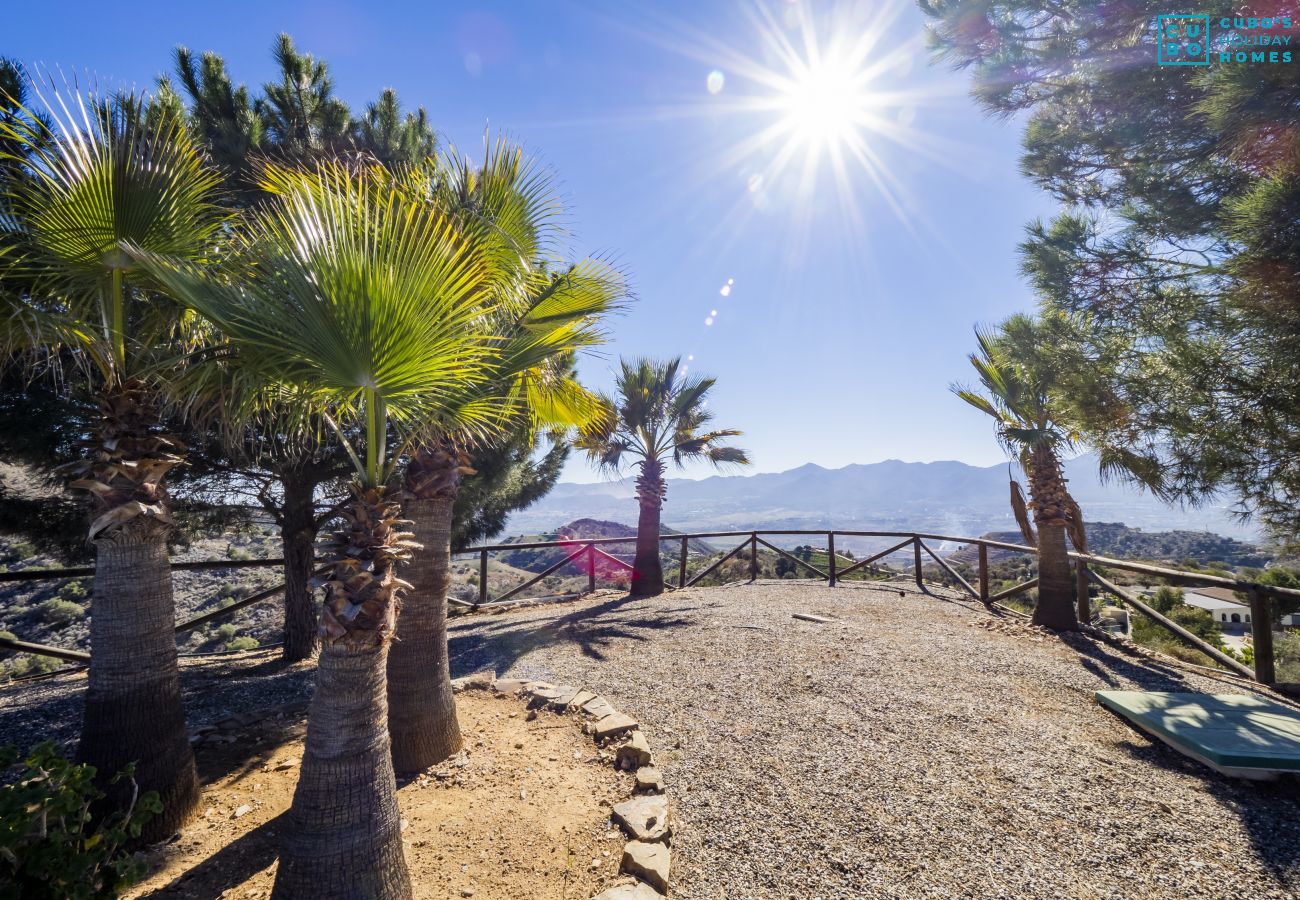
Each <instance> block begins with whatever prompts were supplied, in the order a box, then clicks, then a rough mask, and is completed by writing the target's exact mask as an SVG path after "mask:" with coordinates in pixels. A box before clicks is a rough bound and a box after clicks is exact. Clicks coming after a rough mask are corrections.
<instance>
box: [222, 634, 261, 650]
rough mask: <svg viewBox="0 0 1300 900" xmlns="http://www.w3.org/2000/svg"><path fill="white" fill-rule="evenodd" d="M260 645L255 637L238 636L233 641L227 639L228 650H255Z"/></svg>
mask: <svg viewBox="0 0 1300 900" xmlns="http://www.w3.org/2000/svg"><path fill="white" fill-rule="evenodd" d="M258 646H259V645H258V643H257V641H256V640H255V639H254V638H251V637H237V638H235V639H234V640H233V641H226V649H227V650H253V649H255V648H257V647H258Z"/></svg>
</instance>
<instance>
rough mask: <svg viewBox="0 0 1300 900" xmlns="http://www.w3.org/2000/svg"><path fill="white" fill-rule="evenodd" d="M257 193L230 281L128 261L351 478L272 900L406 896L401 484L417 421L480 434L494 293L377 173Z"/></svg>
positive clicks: (327, 167)
mask: <svg viewBox="0 0 1300 900" xmlns="http://www.w3.org/2000/svg"><path fill="white" fill-rule="evenodd" d="M259 180H260V187H261V189H262V190H264V191H266V192H267V193H268V194H270V195H271V199H270V200H269V201H268V203H267V204H265V205H264V206H263V207H260V208H259V209H257V210H256V211H254V212H252V213H251V214H250V215H249V216H248V219H247V224H246V227H245V228H244V229H242V230H241V231H240V232H239V233H238V234H237V235H236V236H235V240H234V246H233V247H232V249H231V252H230V254H229V260H230V261H229V262H228V263H227V266H226V275H225V277H212V276H210V275H209V276H205V275H204V274H203V273H201V272H198V271H196V270H194V269H193V268H192V267H186V266H178V265H176V264H175V263H172V262H170V261H168V260H165V259H163V258H161V257H159V256H157V255H152V254H140V257H141V259H142V261H143V263H144V264H145V266H146V267H147V268H148V269H149V271H150V272H152V273H154V275H155V276H156V277H157V278H158V279H159V280H161V281H163V282H164V283H165V284H167V285H168V286H169V287H170V288H171V289H172V290H173V291H174V292H175V293H176V294H177V296H179V297H181V298H183V299H184V300H185V302H187V303H188V304H190V305H191V306H192V307H193V308H194V309H195V310H197V311H198V312H199V313H200V314H201V315H203V316H204V317H206V318H207V319H208V320H209V321H211V322H212V323H213V325H215V326H216V327H217V328H218V329H219V330H220V331H221V332H222V333H223V334H224V335H225V336H226V339H227V340H228V341H229V342H230V347H231V351H232V352H231V353H230V355H229V359H228V362H227V364H228V365H230V366H232V367H235V368H238V369H240V370H243V371H247V372H249V373H251V375H252V377H254V378H256V379H266V380H268V381H278V382H280V383H282V384H284V385H286V386H287V387H289V388H291V389H293V390H297V391H300V392H301V395H302V397H303V399H304V402H310V403H311V404H312V405H314V406H316V408H317V411H318V412H319V415H320V416H321V417H322V419H323V420H324V421H326V422H327V423H329V427H330V428H331V429H332V430H333V431H334V433H335V439H336V440H338V441H339V442H340V443H341V444H342V446H343V447H344V449H345V452H346V453H347V455H348V458H349V459H350V460H351V461H352V463H353V466H354V469H355V477H354V480H353V484H352V500H351V503H350V504H349V505H348V506H347V508H346V509H344V511H343V524H342V527H340V528H339V529H338V530H336V531H335V532H334V533H333V534H331V535H330V536H329V538H328V539H326V540H325V541H324V542H323V546H322V548H321V549H322V553H323V554H324V555H325V556H326V557H327V559H329V560H330V561H331V563H332V568H331V571H330V573H329V575H328V576H327V577H325V578H324V579H322V581H323V587H324V589H325V604H324V608H323V609H322V612H321V618H320V638H321V642H322V648H321V651H320V656H319V666H318V672H317V684H316V692H315V694H314V696H313V698H312V703H311V709H310V711H309V715H308V726H307V740H306V747H305V749H304V753H303V762H302V769H301V773H300V775H299V780H298V786H297V790H296V792H295V794H294V800H293V806H292V808H291V809H290V811H289V814H288V825H287V827H286V835H285V840H284V845H283V849H282V852H281V856H280V865H279V869H278V871H277V874H276V883H275V891H274V895H275V896H277V897H302V896H317V897H360V896H364V897H377V898H386V897H409V896H410V892H411V886H410V879H409V875H408V873H407V870H406V865H405V861H404V858H403V852H402V838H401V828H400V815H399V812H398V808H397V798H396V782H395V777H394V774H393V765H392V758H391V751H390V746H389V738H388V723H387V686H386V677H385V671H386V665H387V657H388V648H389V643H390V640H391V638H392V636H393V633H394V631H395V630H396V624H397V612H398V606H399V603H400V599H401V595H402V591H403V590H404V589H405V588H406V583H405V582H403V581H402V580H401V579H400V578H399V576H398V566H399V565H400V564H401V563H402V562H403V561H405V560H406V559H408V558H409V556H410V553H411V551H412V550H413V549H415V544H414V542H413V541H412V538H411V535H410V533H408V532H406V531H405V530H404V529H403V527H402V526H403V524H404V523H403V521H402V519H401V504H400V492H399V489H398V487H397V485H396V483H395V481H396V479H395V476H396V468H397V463H398V460H399V458H400V456H401V454H402V453H403V452H405V449H406V445H407V443H409V441H410V440H412V439H413V437H414V435H416V434H417V433H419V432H421V431H422V430H423V429H424V428H425V427H426V426H427V424H428V423H429V422H433V421H437V422H439V423H441V424H443V425H445V426H448V427H455V428H456V429H457V430H462V431H466V432H468V433H474V432H475V431H476V430H478V429H486V428H488V427H491V425H492V420H493V419H494V415H493V413H492V411H491V410H488V409H485V408H483V407H477V406H473V405H467V404H464V403H461V402H460V399H459V398H460V397H462V396H463V394H464V392H465V390H466V389H467V386H472V385H476V384H480V383H483V382H486V381H488V380H490V379H491V377H492V350H493V347H492V336H491V335H488V334H486V333H485V332H484V329H483V323H482V319H483V304H484V292H485V290H486V288H487V284H488V279H487V278H486V277H485V266H484V263H483V262H482V260H481V259H480V258H479V257H478V256H477V255H476V253H475V252H474V248H473V247H472V246H470V245H469V244H467V242H466V241H465V240H464V239H463V237H462V236H461V235H460V234H459V233H458V232H457V230H456V228H455V226H454V223H453V222H452V221H451V219H450V218H449V217H448V216H447V215H446V214H445V213H444V212H443V211H441V210H440V209H439V208H438V207H436V206H435V205H433V204H429V203H424V202H421V201H419V200H418V199H415V198H413V197H412V196H411V195H410V194H409V193H406V192H404V191H402V190H400V189H399V188H398V187H396V186H394V185H393V184H392V182H391V179H388V178H386V177H382V176H381V175H379V174H378V173H377V172H376V171H374V170H366V171H363V172H356V171H351V170H347V169H345V168H343V167H342V166H341V165H338V164H322V165H321V166H319V167H318V168H317V169H315V170H313V171H311V172H301V171H295V170H292V169H287V168H281V167H278V166H274V165H267V166H265V167H264V168H263V169H262V172H261V176H260V179H259ZM390 436H391V437H393V438H394V439H395V440H397V441H398V442H399V443H398V444H396V445H395V446H390Z"/></svg>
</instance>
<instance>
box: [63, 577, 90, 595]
mask: <svg viewBox="0 0 1300 900" xmlns="http://www.w3.org/2000/svg"><path fill="white" fill-rule="evenodd" d="M59 596H60V597H62V598H63V599H65V600H85V599H86V597H88V596H90V589H89V588H88V587H86V580H85V579H84V578H78V579H76V580H75V581H69V582H68V583H67V584H65V585H64V586H63V590H61V591H59Z"/></svg>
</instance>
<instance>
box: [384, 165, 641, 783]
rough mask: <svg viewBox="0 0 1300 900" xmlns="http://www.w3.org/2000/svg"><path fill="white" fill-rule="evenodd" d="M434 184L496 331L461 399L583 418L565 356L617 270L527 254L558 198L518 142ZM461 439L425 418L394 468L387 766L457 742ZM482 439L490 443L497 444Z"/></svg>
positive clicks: (530, 417) (542, 419)
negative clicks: (401, 595) (487, 267)
mask: <svg viewBox="0 0 1300 900" xmlns="http://www.w3.org/2000/svg"><path fill="white" fill-rule="evenodd" d="M428 174H433V176H434V179H435V181H434V183H432V184H428V183H425V184H424V186H423V187H424V188H427V189H420V190H417V191H416V193H417V194H418V195H420V196H426V197H429V198H430V200H431V202H435V203H438V204H439V205H441V206H442V207H443V208H445V209H447V210H448V211H449V212H451V213H452V214H453V215H455V216H456V218H457V220H458V221H459V222H460V225H461V231H462V233H463V234H465V235H466V237H467V238H468V239H470V240H472V241H473V242H474V244H475V246H477V247H479V248H480V249H481V250H482V251H483V252H484V253H485V255H486V256H487V258H488V259H490V260H491V266H492V283H493V286H494V287H493V290H492V293H491V295H490V298H489V299H490V303H491V305H492V310H491V311H490V312H488V313H486V314H485V322H487V323H489V327H490V329H491V330H492V332H493V333H494V334H495V335H496V338H495V340H494V348H495V349H496V353H495V354H494V358H495V372H494V376H493V378H492V380H491V381H488V382H485V383H483V384H481V385H478V386H475V388H474V389H473V390H469V391H466V393H465V394H464V396H463V398H462V400H463V402H464V403H466V404H470V405H485V404H486V405H491V406H496V407H498V408H499V409H500V410H502V411H503V412H504V413H505V414H508V415H509V416H510V417H511V418H512V419H514V420H515V421H517V422H520V423H521V424H524V425H526V426H527V427H529V428H532V429H534V430H536V429H537V428H538V427H539V426H544V427H547V428H552V429H559V428H571V427H575V426H578V425H582V424H585V423H586V422H588V421H589V419H590V418H591V416H592V415H593V414H594V413H595V411H596V410H597V409H598V400H597V398H595V397H594V396H593V395H590V394H587V393H586V392H585V391H584V390H583V389H582V388H581V387H580V386H579V385H578V384H577V382H576V381H575V380H574V379H573V378H572V377H571V370H570V368H569V367H568V366H566V365H565V362H566V360H567V359H568V358H569V357H570V356H571V355H572V354H573V352H574V351H575V350H577V349H578V348H579V347H582V346H586V345H589V344H592V343H595V341H596V340H597V339H598V335H597V333H596V332H595V330H594V324H595V322H596V320H597V318H598V317H599V316H601V315H603V314H604V313H606V312H607V311H609V310H610V309H611V308H612V307H613V306H614V304H615V303H616V302H617V301H618V300H619V298H620V297H621V296H622V295H623V294H624V293H625V290H624V287H623V284H622V279H621V277H620V276H619V273H618V272H617V271H615V270H613V269H611V268H610V267H609V266H607V265H605V264H603V263H600V262H598V261H593V260H584V261H583V262H581V263H577V264H574V265H571V266H568V267H566V268H565V269H564V270H563V271H560V272H558V273H551V272H549V271H547V268H546V266H545V265H544V260H541V259H539V256H540V255H541V254H542V253H543V252H545V250H546V245H547V242H548V240H549V237H548V236H547V233H548V232H549V231H550V230H551V224H550V223H551V221H552V220H553V219H554V210H555V209H556V208H557V206H558V204H557V203H556V202H555V200H554V198H553V194H552V192H551V191H550V189H549V179H548V178H546V177H545V176H544V174H543V173H541V172H539V171H538V170H536V169H534V167H533V166H532V165H531V164H530V163H528V162H527V161H526V160H525V159H524V158H523V156H522V153H521V152H520V151H519V149H518V148H516V147H513V146H511V145H510V144H508V143H507V142H506V141H504V140H498V141H497V142H496V143H495V144H494V145H493V146H492V147H491V148H490V149H489V152H488V156H487V159H486V160H485V162H484V164H483V166H482V167H481V168H480V169H478V170H477V171H475V170H473V169H470V168H469V167H468V165H467V164H466V163H465V162H464V161H463V160H461V159H458V158H456V157H455V156H452V157H451V158H449V159H448V160H447V161H446V163H445V165H444V166H443V167H442V170H441V171H440V172H434V173H428V172H426V173H425V175H428ZM466 439H467V436H466V435H462V434H458V433H457V432H456V431H455V430H454V429H449V428H445V427H440V426H437V425H435V426H433V427H431V428H430V429H429V432H428V434H427V435H426V436H425V438H424V439H423V440H422V441H421V442H420V443H419V444H418V445H417V446H416V449H415V452H414V453H413V455H412V458H411V460H410V463H409V464H408V465H407V468H406V476H405V501H404V504H403V515H404V516H405V517H406V519H407V520H409V521H410V522H411V530H412V532H413V533H414V534H415V536H416V540H417V541H418V542H419V543H420V544H421V545H422V547H423V550H422V551H421V552H420V553H419V554H417V555H416V556H414V557H413V558H412V559H411V560H409V561H408V562H407V563H406V564H405V565H404V566H403V570H402V577H403V578H405V579H406V580H407V581H409V582H410V584H411V589H410V591H409V592H408V593H407V596H406V598H405V600H404V605H403V612H402V619H401V624H400V625H399V627H398V634H397V641H396V643H395V644H394V646H393V650H392V651H391V652H390V654H389V657H388V703H389V732H390V734H391V737H392V744H393V764H394V766H395V767H396V769H397V771H399V772H411V771H418V770H421V769H425V768H428V767H429V766H431V765H434V764H436V763H438V762H441V761H442V760H443V759H446V758H447V757H448V756H450V755H451V754H452V753H455V752H456V751H457V750H459V749H460V747H461V735H460V726H459V722H458V720H457V718H456V706H455V698H454V695H453V693H452V689H451V672H450V667H449V661H448V654H447V591H448V590H449V588H450V586H451V538H452V524H453V509H454V505H455V502H456V498H457V496H458V494H459V491H460V480H461V476H462V475H467V474H473V470H472V469H471V468H469V466H468V462H469V457H468V455H467V453H466V449H467V448H466V443H467V440H466ZM501 439H502V437H501V436H500V435H494V436H493V437H492V438H491V440H490V442H489V446H490V445H491V443H495V442H496V441H498V440H501Z"/></svg>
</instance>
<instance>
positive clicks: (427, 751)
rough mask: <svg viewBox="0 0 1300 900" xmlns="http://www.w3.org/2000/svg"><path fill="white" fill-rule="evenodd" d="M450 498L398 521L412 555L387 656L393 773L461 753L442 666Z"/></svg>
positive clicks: (406, 512)
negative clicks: (408, 534)
mask: <svg viewBox="0 0 1300 900" xmlns="http://www.w3.org/2000/svg"><path fill="white" fill-rule="evenodd" d="M454 504H455V499H454V497H448V496H441V497H435V498H434V499H431V500H419V499H413V498H408V499H407V500H406V502H405V503H404V504H403V506H402V514H403V516H404V517H405V518H406V519H407V520H409V521H410V523H411V524H410V526H409V527H410V529H411V531H412V533H413V534H414V535H415V541H416V543H418V544H420V545H421V546H422V547H423V549H422V550H418V551H416V552H415V554H414V555H413V556H412V558H411V559H410V560H408V561H407V562H406V563H404V564H403V565H402V568H401V575H402V578H403V579H404V580H406V581H408V582H410V584H411V587H410V589H409V590H408V591H407V592H406V596H405V597H404V598H403V601H402V615H401V618H400V619H398V624H397V639H396V641H395V642H394V643H393V646H392V649H390V650H389V653H388V732H389V734H390V735H391V737H392V742H393V767H394V768H395V769H396V770H397V771H399V772H417V771H420V770H422V769H427V768H429V766H432V765H436V764H437V763H440V762H442V761H443V760H444V759H446V758H447V757H449V756H451V755H452V754H453V753H455V752H456V751H457V750H459V749H460V748H461V747H462V746H463V743H464V742H463V741H462V739H461V734H460V723H459V721H458V720H457V719H456V700H455V695H454V694H453V693H452V690H451V669H450V666H449V663H448V659H447V591H448V589H449V588H450V587H451V525H452V507H453V505H454Z"/></svg>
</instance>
